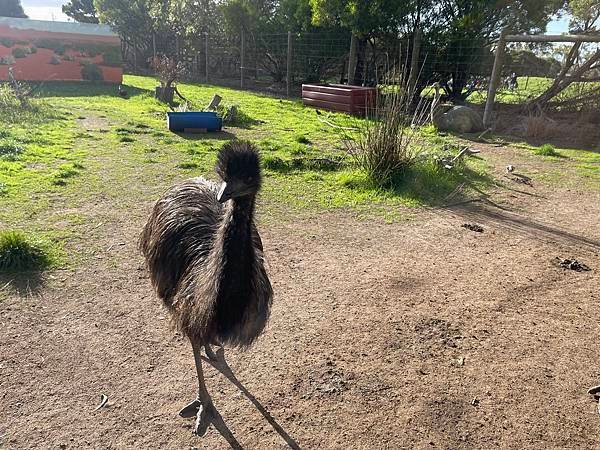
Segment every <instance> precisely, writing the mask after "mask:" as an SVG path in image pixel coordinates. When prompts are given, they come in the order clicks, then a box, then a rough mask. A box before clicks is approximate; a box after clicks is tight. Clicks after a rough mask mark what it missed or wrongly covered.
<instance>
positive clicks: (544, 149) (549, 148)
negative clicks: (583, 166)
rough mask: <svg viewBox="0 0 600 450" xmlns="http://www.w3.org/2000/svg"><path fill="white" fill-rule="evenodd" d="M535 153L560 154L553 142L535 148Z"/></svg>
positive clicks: (545, 154) (543, 154) (544, 154)
mask: <svg viewBox="0 0 600 450" xmlns="http://www.w3.org/2000/svg"><path fill="white" fill-rule="evenodd" d="M533 153H535V154H536V155H542V156H560V153H558V152H557V151H556V148H555V147H554V146H553V145H551V144H544V145H541V146H539V147H536V148H534V149H533Z"/></svg>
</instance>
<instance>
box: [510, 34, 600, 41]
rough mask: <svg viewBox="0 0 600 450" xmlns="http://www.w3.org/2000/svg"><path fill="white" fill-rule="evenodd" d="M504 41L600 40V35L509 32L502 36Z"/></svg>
mask: <svg viewBox="0 0 600 450" xmlns="http://www.w3.org/2000/svg"><path fill="white" fill-rule="evenodd" d="M504 41H505V42H600V35H597V34H593V35H592V34H560V35H550V34H536V35H527V34H523V35H518V34H510V35H506V36H505V38H504Z"/></svg>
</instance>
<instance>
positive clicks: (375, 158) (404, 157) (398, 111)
mask: <svg viewBox="0 0 600 450" xmlns="http://www.w3.org/2000/svg"><path fill="white" fill-rule="evenodd" d="M410 103H411V102H410V98H409V96H408V95H406V89H402V88H400V89H396V90H394V91H393V92H388V93H386V94H385V100H384V98H383V96H382V95H381V94H378V96H377V103H376V105H375V109H374V111H373V115H372V117H368V118H367V119H366V120H364V121H363V122H357V126H358V132H357V133H356V134H354V135H349V136H347V139H345V144H346V148H347V150H348V153H350V155H351V156H352V157H353V158H354V161H355V163H356V165H357V166H358V167H360V168H361V169H363V170H364V171H365V172H366V173H367V176H368V177H369V178H370V180H371V181H372V182H373V183H374V184H376V185H379V186H382V187H385V186H389V185H390V184H391V182H392V179H394V178H397V176H398V175H399V174H400V173H401V172H403V171H405V170H406V169H408V168H409V167H410V166H411V165H412V164H413V163H414V160H415V157H416V156H417V154H418V151H417V150H416V148H415V144H416V143H417V140H418V132H417V128H416V127H413V126H411V125H412V124H414V123H419V122H420V121H421V118H422V117H421V116H422V115H423V114H424V109H423V108H417V111H416V112H414V113H412V114H411V113H410V112H409V111H410V108H411V105H410Z"/></svg>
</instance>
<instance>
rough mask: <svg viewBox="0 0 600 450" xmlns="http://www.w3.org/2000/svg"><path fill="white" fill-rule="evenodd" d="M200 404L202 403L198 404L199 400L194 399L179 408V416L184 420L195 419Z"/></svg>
mask: <svg viewBox="0 0 600 450" xmlns="http://www.w3.org/2000/svg"><path fill="white" fill-rule="evenodd" d="M201 404H202V403H200V400H198V399H196V400H194V401H193V402H191V403H190V404H188V405H186V406H184V407H183V408H181V410H180V411H179V415H180V416H181V417H184V418H189V417H195V416H196V415H197V414H198V410H199V409H200V405H201Z"/></svg>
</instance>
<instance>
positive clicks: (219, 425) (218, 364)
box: [201, 347, 300, 450]
mask: <svg viewBox="0 0 600 450" xmlns="http://www.w3.org/2000/svg"><path fill="white" fill-rule="evenodd" d="M224 353H225V351H224V350H223V348H222V347H221V348H219V349H218V350H217V356H218V358H219V359H218V361H213V360H211V359H209V358H206V357H204V356H201V358H202V360H203V361H205V362H207V363H208V364H210V365H211V366H213V367H214V368H215V369H217V370H218V371H219V372H221V373H222V374H223V375H224V376H225V378H227V379H228V380H229V381H231V383H232V384H233V385H234V386H235V387H237V388H238V389H239V390H240V391H241V392H242V394H244V395H245V396H246V398H247V399H248V400H250V402H251V403H252V404H253V405H254V407H255V408H256V409H257V410H258V412H260V413H261V414H262V416H263V417H264V418H265V420H266V421H267V422H269V425H271V426H272V427H273V429H274V430H275V431H276V432H277V434H279V436H281V438H282V439H283V440H284V441H285V443H286V444H287V445H288V446H289V447H290V448H291V449H293V450H300V446H299V445H298V443H297V442H296V441H295V440H294V439H293V438H292V437H291V436H290V435H289V434H287V432H286V431H285V430H284V429H283V427H282V426H281V425H279V424H278V423H277V421H276V420H275V419H274V418H273V416H271V414H270V413H269V411H267V409H266V408H265V407H264V406H263V405H262V404H261V403H260V402H259V401H258V400H257V399H256V397H254V395H252V393H251V392H250V391H249V390H248V389H246V387H245V386H244V385H243V384H242V383H241V382H240V381H239V380H238V379H237V378H236V376H235V374H234V373H233V371H232V370H231V367H229V364H227V362H226V361H225V357H224ZM216 415H217V417H216V419H215V421H214V422H213V424H214V425H215V428H216V429H217V430H218V431H219V433H221V435H222V436H223V437H224V438H225V440H227V442H228V443H229V445H231V447H232V448H236V449H237V448H240V449H241V448H242V447H241V446H240V444H239V442H237V440H236V439H235V437H233V435H232V434H231V431H230V430H229V429H228V428H227V425H225V423H224V422H223V418H222V417H221V415H220V414H219V413H218V412H217V413H216Z"/></svg>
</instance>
